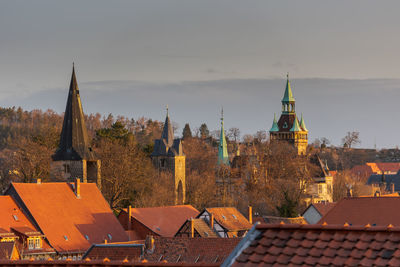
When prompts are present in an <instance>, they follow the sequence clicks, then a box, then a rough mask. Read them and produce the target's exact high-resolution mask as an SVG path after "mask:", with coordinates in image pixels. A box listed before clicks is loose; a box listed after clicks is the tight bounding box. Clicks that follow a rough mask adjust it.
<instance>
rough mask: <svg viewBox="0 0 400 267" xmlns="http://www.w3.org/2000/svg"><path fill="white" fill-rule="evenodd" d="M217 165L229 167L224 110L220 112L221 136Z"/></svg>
mask: <svg viewBox="0 0 400 267" xmlns="http://www.w3.org/2000/svg"><path fill="white" fill-rule="evenodd" d="M218 165H227V166H228V165H229V156H228V147H227V144H226V137H225V130H224V110H223V109H222V110H221V134H220V137H219V145H218Z"/></svg>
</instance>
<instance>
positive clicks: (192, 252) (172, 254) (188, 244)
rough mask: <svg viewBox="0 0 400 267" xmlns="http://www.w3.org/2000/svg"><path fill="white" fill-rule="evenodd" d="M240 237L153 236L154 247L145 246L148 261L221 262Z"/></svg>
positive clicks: (145, 256) (145, 255)
mask: <svg viewBox="0 0 400 267" xmlns="http://www.w3.org/2000/svg"><path fill="white" fill-rule="evenodd" d="M241 240H242V239H241V238H212V237H211V238H202V237H195V238H185V237H174V238H171V237H160V236H155V237H154V249H151V248H148V247H147V248H146V249H145V254H144V258H145V259H146V260H148V262H161V261H163V260H166V261H167V262H171V263H182V262H185V263H197V264H200V263H202V264H204V263H219V264H221V263H222V262H223V261H224V260H225V258H226V257H227V256H228V255H229V254H230V253H231V252H232V250H233V249H234V248H235V247H236V246H237V244H239V242H240V241H241Z"/></svg>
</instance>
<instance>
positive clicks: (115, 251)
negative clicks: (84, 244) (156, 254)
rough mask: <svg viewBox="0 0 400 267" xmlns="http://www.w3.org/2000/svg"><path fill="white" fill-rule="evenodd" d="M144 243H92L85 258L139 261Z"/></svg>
mask: <svg viewBox="0 0 400 267" xmlns="http://www.w3.org/2000/svg"><path fill="white" fill-rule="evenodd" d="M143 246H144V245H138V244H98V245H97V244H95V245H92V246H91V247H90V248H89V249H88V251H87V252H86V254H85V255H84V256H83V259H86V258H89V259H90V260H103V259H105V258H107V259H109V260H112V261H123V260H128V261H139V260H140V257H141V255H142V251H143Z"/></svg>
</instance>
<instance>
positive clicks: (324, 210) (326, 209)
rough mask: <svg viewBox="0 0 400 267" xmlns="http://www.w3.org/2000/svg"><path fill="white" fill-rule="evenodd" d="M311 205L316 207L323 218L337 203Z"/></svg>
mask: <svg viewBox="0 0 400 267" xmlns="http://www.w3.org/2000/svg"><path fill="white" fill-rule="evenodd" d="M311 205H313V206H314V208H315V209H316V210H317V211H318V212H319V214H321V216H324V215H325V214H327V213H328V212H329V211H330V210H331V209H332V208H333V207H334V206H335V205H336V202H323V203H313V204H311Z"/></svg>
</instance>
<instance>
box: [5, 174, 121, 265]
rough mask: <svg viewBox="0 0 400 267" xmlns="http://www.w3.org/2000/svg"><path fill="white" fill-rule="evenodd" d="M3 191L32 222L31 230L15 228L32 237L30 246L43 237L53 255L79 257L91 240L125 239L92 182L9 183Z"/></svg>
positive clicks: (105, 202)
mask: <svg viewBox="0 0 400 267" xmlns="http://www.w3.org/2000/svg"><path fill="white" fill-rule="evenodd" d="M5 194H6V195H8V196H11V197H12V199H14V200H15V202H16V203H17V205H18V207H20V209H21V212H23V213H24V214H25V215H26V217H27V219H28V220H29V221H30V222H31V223H32V224H31V225H30V224H27V226H28V227H29V228H31V229H33V230H30V231H28V230H27V229H25V228H23V227H21V228H17V229H20V231H19V232H20V233H21V234H24V235H26V238H28V239H29V238H33V240H34V241H33V245H32V246H33V247H34V248H36V247H37V246H38V244H39V245H42V246H44V244H45V242H44V241H43V237H45V240H46V241H47V242H48V244H49V245H50V246H51V248H53V249H54V250H55V251H56V253H57V255H56V258H57V259H67V258H70V259H79V258H80V257H82V255H83V254H84V253H85V252H86V251H87V249H88V248H89V247H90V246H91V245H92V244H99V243H104V242H125V241H128V236H127V235H126V233H125V231H124V229H123V228H122V226H121V224H120V223H119V222H118V220H117V218H116V217H115V215H114V213H113V212H112V210H111V209H110V206H109V205H108V203H107V201H106V200H105V199H104V197H103V195H102V194H101V192H100V190H99V189H98V188H97V186H96V184H94V183H81V182H80V180H79V179H77V180H76V182H75V183H61V182H60V183H41V182H40V180H38V183H11V185H10V186H9V188H8V189H7V190H6V192H5ZM10 217H11V216H10ZM21 218H22V217H21ZM35 229H37V231H34V230H35ZM39 231H40V233H38V232H39ZM16 233H17V232H16ZM38 238H41V240H39V241H40V242H38ZM37 242H38V243H37ZM29 246H30V242H29V241H28V247H29ZM22 254H23V253H22ZM53 258H54V257H53Z"/></svg>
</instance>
